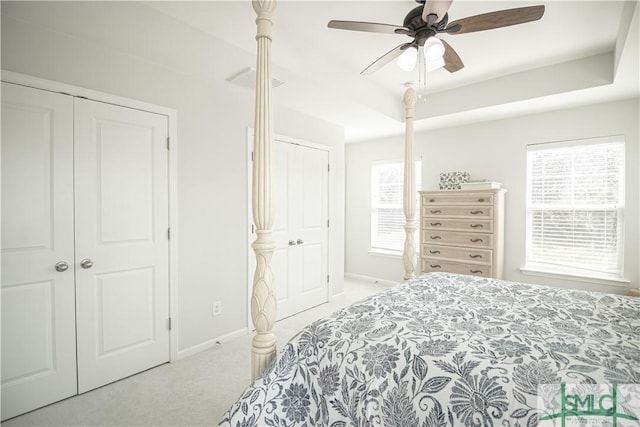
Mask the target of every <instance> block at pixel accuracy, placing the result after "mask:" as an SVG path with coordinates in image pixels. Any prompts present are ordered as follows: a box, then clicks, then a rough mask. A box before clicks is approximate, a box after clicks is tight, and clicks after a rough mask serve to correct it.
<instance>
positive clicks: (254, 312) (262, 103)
mask: <svg viewBox="0 0 640 427" xmlns="http://www.w3.org/2000/svg"><path fill="white" fill-rule="evenodd" d="M251 3H252V5H253V9H254V10H255V12H256V14H257V15H258V17H257V18H256V24H257V26H258V33H257V36H256V41H257V43H258V53H257V56H258V59H257V64H256V73H257V77H256V106H255V130H254V139H253V194H252V204H253V206H252V208H253V222H254V224H255V226H256V234H257V238H256V240H255V241H254V242H253V244H252V245H251V247H252V248H253V250H254V252H255V253H256V271H255V274H254V276H253V290H252V292H251V319H252V320H253V325H254V327H255V329H256V335H255V336H254V337H253V341H252V342H251V375H252V378H254V379H255V378H257V377H258V376H260V374H262V372H263V371H264V369H265V368H266V367H267V366H268V365H269V363H270V362H271V360H273V358H274V357H275V356H276V352H277V350H276V336H275V335H274V334H273V332H272V331H273V324H274V322H275V319H276V296H275V291H274V284H273V273H272V272H271V256H272V255H273V250H274V249H275V242H274V240H273V238H272V236H271V226H272V225H273V205H272V201H271V182H272V179H271V157H272V153H271V145H272V141H273V118H272V111H271V110H272V108H271V30H272V28H273V21H272V20H271V13H272V12H273V10H274V9H275V7H276V1H275V0H253V1H252V2H251Z"/></svg>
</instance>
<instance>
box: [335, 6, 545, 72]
mask: <svg viewBox="0 0 640 427" xmlns="http://www.w3.org/2000/svg"><path fill="white" fill-rule="evenodd" d="M452 1H453V0H426V1H425V0H416V2H417V3H420V6H417V7H416V8H414V9H413V10H411V11H410V12H409V13H408V14H407V16H406V17H405V18H404V22H403V24H402V26H397V25H391V24H378V23H374V22H359V21H336V20H332V21H329V24H328V27H329V28H337V29H341V30H352V31H365V32H372V33H387V34H404V35H406V36H409V37H411V38H413V40H412V41H410V42H408V43H403V44H401V45H399V46H397V47H395V48H393V49H392V50H390V51H389V52H387V53H385V54H384V55H382V56H381V57H380V58H378V59H376V60H375V61H374V62H373V63H372V64H370V65H369V66H368V67H367V68H365V69H364V70H363V71H362V72H361V73H360V74H364V75H367V74H372V73H373V72H375V71H377V70H379V69H380V68H382V67H383V66H385V65H387V64H388V63H390V62H391V61H393V60H394V59H396V58H398V57H401V58H399V63H398V65H399V66H400V67H401V68H403V69H405V70H407V71H410V70H412V69H413V68H414V67H415V63H416V60H417V52H418V49H419V48H423V51H424V55H425V58H426V64H427V70H428V71H430V70H429V68H430V66H429V64H430V61H433V63H434V64H435V68H438V67H439V66H444V68H445V69H446V70H447V71H449V72H450V73H455V72H456V71H458V70H460V69H462V68H463V67H464V64H463V63H462V60H461V59H460V57H459V56H458V54H457V53H456V51H455V50H454V49H453V48H452V47H451V45H449V43H447V42H446V41H445V40H441V39H440V38H438V37H435V35H436V34H439V33H447V34H451V35H457V34H466V33H473V32H476V31H485V30H491V29H494V28H501V27H507V26H510V25H517V24H523V23H525V22H531V21H537V20H538V19H540V18H542V15H543V14H544V6H542V5H539V6H528V7H518V8H515V9H505V10H499V11H496V12H489V13H484V14H481V15H475V16H469V17H467V18H462V19H458V20H456V21H453V22H449V14H448V13H447V11H448V10H449V7H450V6H451V3H452ZM432 68H433V67H432Z"/></svg>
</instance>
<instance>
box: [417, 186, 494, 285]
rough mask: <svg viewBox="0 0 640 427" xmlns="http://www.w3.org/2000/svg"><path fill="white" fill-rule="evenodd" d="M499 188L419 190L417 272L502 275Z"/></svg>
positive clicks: (485, 275)
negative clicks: (419, 270)
mask: <svg viewBox="0 0 640 427" xmlns="http://www.w3.org/2000/svg"><path fill="white" fill-rule="evenodd" d="M505 193H506V190H504V189H494V190H447V191H421V192H420V200H421V203H420V204H421V209H420V243H421V244H420V266H421V270H422V272H425V273H426V272H430V271H448V272H451V273H461V274H471V275H475V276H484V277H493V278H496V279H502V273H503V268H504V267H503V261H504V194H505Z"/></svg>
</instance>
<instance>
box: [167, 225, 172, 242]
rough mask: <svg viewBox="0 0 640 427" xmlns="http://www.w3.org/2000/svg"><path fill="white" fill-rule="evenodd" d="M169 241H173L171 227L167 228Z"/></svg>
mask: <svg viewBox="0 0 640 427" xmlns="http://www.w3.org/2000/svg"><path fill="white" fill-rule="evenodd" d="M167 240H171V227H169V228H167Z"/></svg>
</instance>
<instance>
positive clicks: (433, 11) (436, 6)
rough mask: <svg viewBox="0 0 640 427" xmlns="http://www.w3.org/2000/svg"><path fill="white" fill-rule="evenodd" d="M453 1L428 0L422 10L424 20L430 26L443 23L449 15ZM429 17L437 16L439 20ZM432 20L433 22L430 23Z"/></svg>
mask: <svg viewBox="0 0 640 427" xmlns="http://www.w3.org/2000/svg"><path fill="white" fill-rule="evenodd" d="M452 1H453V0H427V1H426V2H425V4H424V9H422V20H423V21H424V22H426V23H427V24H429V25H432V24H435V23H436V22H440V21H442V18H444V15H446V14H447V11H448V10H449V7H450V6H451V2H452ZM429 15H436V16H437V18H429ZM429 19H431V22H429Z"/></svg>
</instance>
